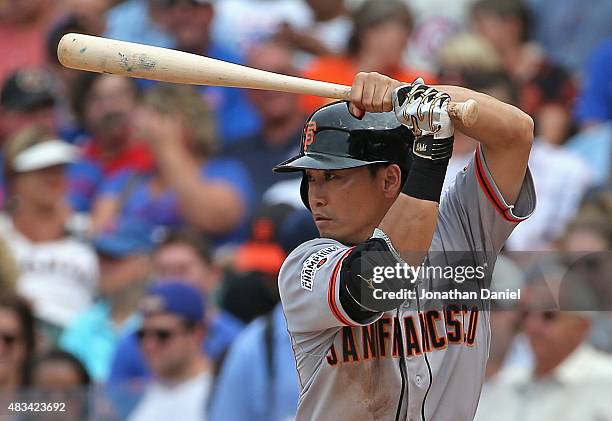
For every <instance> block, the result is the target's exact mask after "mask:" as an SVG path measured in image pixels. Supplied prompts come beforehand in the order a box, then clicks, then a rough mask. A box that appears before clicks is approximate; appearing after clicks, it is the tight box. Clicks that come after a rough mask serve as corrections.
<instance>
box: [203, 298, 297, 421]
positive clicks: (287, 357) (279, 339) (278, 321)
mask: <svg viewBox="0 0 612 421" xmlns="http://www.w3.org/2000/svg"><path fill="white" fill-rule="evenodd" d="M270 322H271V323H272V326H271V329H272V335H271V338H272V339H271V341H270V342H271V343H268V342H267V340H266V329H269V328H270V326H269V323H270ZM268 346H272V347H273V348H272V351H271V352H270V350H269V349H267V347H268ZM270 356H272V364H273V369H270V367H269V366H268V363H269V359H270ZM271 373H274V375H273V377H271V376H270V374H271ZM237 391H240V393H237ZM298 396H299V390H298V378H297V371H296V369H295V359H294V357H293V350H292V349H291V340H290V338H289V334H288V333H287V324H286V322H285V318H284V316H283V310H282V307H281V305H280V304H278V305H277V306H276V307H275V309H274V310H273V312H272V317H271V319H270V318H268V317H260V318H258V319H256V320H254V321H253V322H252V323H251V324H249V325H248V326H247V327H246V329H244V331H243V332H242V333H241V334H240V335H239V336H238V338H237V339H236V341H235V342H234V343H233V344H232V346H231V348H230V350H229V353H228V354H227V357H226V358H225V361H224V363H223V367H222V368H221V372H220V374H219V377H218V379H217V384H216V386H215V390H214V393H213V397H212V401H211V402H210V413H209V417H208V419H210V420H223V421H243V420H249V421H284V420H287V419H293V418H294V417H295V412H296V409H297V403H298Z"/></svg>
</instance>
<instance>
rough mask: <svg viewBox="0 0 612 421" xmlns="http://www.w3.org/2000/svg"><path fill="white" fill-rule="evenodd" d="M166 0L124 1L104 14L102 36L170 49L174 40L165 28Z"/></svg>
mask: <svg viewBox="0 0 612 421" xmlns="http://www.w3.org/2000/svg"><path fill="white" fill-rule="evenodd" d="M166 3H169V1H166V0H125V1H121V2H119V4H117V5H116V6H114V7H113V8H111V9H110V10H109V11H108V13H107V15H106V32H105V36H107V37H109V38H113V39H119V40H122V41H131V42H140V43H143V44H148V45H155V46H157V47H166V48H173V47H174V40H173V39H172V36H171V35H170V34H168V33H167V32H166V30H165V29H164V24H165V18H166V14H165V13H164V6H165V4H166Z"/></svg>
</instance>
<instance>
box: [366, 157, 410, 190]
mask: <svg viewBox="0 0 612 421" xmlns="http://www.w3.org/2000/svg"><path fill="white" fill-rule="evenodd" d="M389 165H393V164H392V163H390V162H380V163H378V164H372V165H368V171H369V172H370V176H371V177H372V179H374V178H375V177H376V174H378V171H380V170H381V169H382V168H387V167H388V166H389ZM401 177H402V180H401V185H402V186H403V185H404V183H405V182H406V177H408V171H404V170H402V175H401Z"/></svg>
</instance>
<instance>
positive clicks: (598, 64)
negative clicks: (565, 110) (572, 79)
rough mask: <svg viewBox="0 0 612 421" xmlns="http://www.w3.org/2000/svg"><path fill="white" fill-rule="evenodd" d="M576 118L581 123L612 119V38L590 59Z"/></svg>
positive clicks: (577, 103)
mask: <svg viewBox="0 0 612 421" xmlns="http://www.w3.org/2000/svg"><path fill="white" fill-rule="evenodd" d="M576 118H577V119H578V121H579V122H581V123H586V122H589V121H590V122H594V121H599V122H605V121H612V38H610V39H608V40H607V41H606V42H604V43H603V44H601V45H600V46H599V47H598V48H597V49H596V50H595V51H594V52H593V55H592V56H591V57H590V59H589V62H588V65H587V68H586V71H585V74H584V82H583V87H582V92H581V93H580V96H579V97H578V99H577V101H576Z"/></svg>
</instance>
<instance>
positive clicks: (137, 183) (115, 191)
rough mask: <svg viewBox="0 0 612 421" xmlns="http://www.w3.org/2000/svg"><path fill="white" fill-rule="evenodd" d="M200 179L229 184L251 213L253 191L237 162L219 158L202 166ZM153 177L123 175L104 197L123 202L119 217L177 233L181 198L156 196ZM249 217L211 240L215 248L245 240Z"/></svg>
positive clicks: (104, 188) (106, 185) (109, 183)
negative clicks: (179, 199) (153, 193)
mask: <svg viewBox="0 0 612 421" xmlns="http://www.w3.org/2000/svg"><path fill="white" fill-rule="evenodd" d="M200 177H201V178H202V179H203V180H219V181H224V182H227V183H228V184H229V185H230V186H231V187H232V188H233V189H234V191H235V192H236V193H237V194H238V196H239V197H240V199H242V201H243V202H244V204H245V209H247V212H248V210H249V209H252V204H253V187H252V184H251V180H250V178H249V175H248V173H247V171H246V170H245V169H244V167H243V166H242V164H240V162H238V161H236V160H232V159H226V158H217V159H211V160H209V161H207V162H206V163H205V164H203V165H202V167H201V169H200ZM151 178H152V175H139V174H137V173H135V172H134V171H130V170H126V171H122V172H120V173H119V174H117V175H116V176H114V177H112V178H111V179H109V180H108V181H107V182H105V183H104V185H103V186H102V187H101V193H100V195H101V196H106V197H109V196H110V197H114V198H118V199H119V200H121V201H122V204H121V214H120V217H121V218H123V217H125V218H132V219H139V220H144V221H148V222H150V223H151V224H152V225H153V226H163V227H167V228H170V229H177V228H180V227H182V226H183V225H184V222H185V221H184V219H183V217H182V215H181V212H180V208H179V203H178V198H177V197H176V194H175V193H174V192H173V191H171V190H168V191H165V192H162V193H160V194H157V195H155V196H153V195H152V194H151V189H150V181H151ZM248 216H249V215H245V217H244V220H243V223H242V224H240V225H239V226H238V228H236V229H235V230H234V231H232V232H231V233H229V234H226V235H223V236H219V237H212V238H211V240H212V241H213V242H214V244H215V245H220V244H224V243H228V242H239V241H242V240H244V238H245V237H246V235H247V233H248V226H247V221H248Z"/></svg>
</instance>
